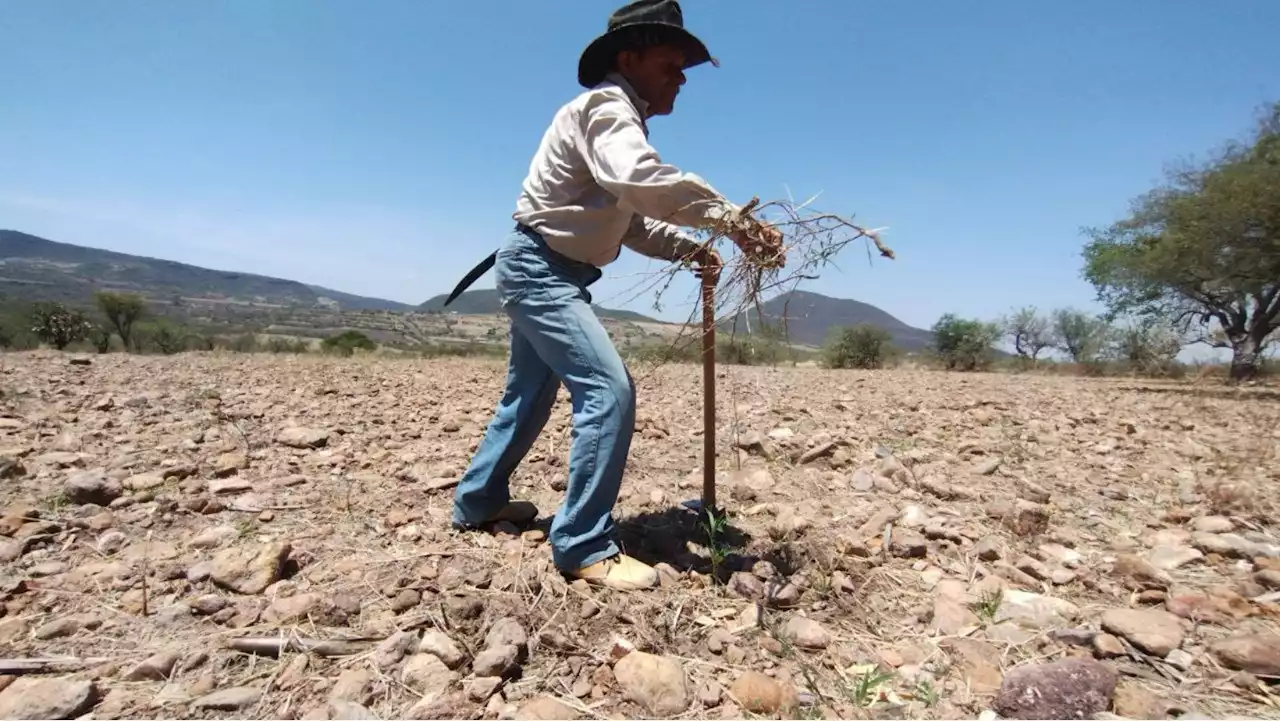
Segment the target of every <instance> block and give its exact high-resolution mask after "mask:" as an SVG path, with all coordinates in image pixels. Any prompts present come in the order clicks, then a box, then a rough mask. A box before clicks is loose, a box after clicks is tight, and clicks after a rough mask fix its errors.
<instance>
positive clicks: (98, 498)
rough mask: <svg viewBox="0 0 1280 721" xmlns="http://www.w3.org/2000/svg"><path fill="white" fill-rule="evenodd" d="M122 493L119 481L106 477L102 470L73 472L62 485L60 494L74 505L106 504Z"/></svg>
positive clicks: (122, 489)
mask: <svg viewBox="0 0 1280 721" xmlns="http://www.w3.org/2000/svg"><path fill="white" fill-rule="evenodd" d="M123 493H124V488H123V487H122V486H121V485H120V481H117V480H115V479H114V478H108V477H107V474H106V473H104V472H103V471H81V472H79V473H73V474H71V477H70V478H68V479H67V482H66V483H64V484H63V486H62V494H63V495H64V496H66V498H67V500H68V501H69V502H71V503H74V504H76V505H85V504H87V503H92V504H95V505H98V506H108V505H110V504H111V502H112V501H114V500H115V499H117V498H119V497H120V496H121V495H122V494H123Z"/></svg>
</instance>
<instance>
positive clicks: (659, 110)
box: [578, 0, 719, 115]
mask: <svg viewBox="0 0 1280 721" xmlns="http://www.w3.org/2000/svg"><path fill="white" fill-rule="evenodd" d="M706 62H710V63H711V64H712V65H719V63H718V62H716V60H715V58H713V57H711V54H710V53H709V52H707V46H706V45H704V44H703V43H702V41H701V40H699V39H698V38H697V37H696V36H694V35H693V34H692V33H690V32H689V31H688V30H685V28H684V13H683V12H682V11H681V10H680V3H679V2H677V1H676V0H632V1H631V2H629V3H627V4H626V5H623V6H622V7H620V8H618V9H617V10H616V11H614V13H613V14H612V15H610V16H609V24H608V30H606V31H605V33H604V34H603V35H601V36H599V37H597V38H596V39H595V40H592V41H591V44H590V45H588V46H587V48H586V49H585V50H583V51H582V56H581V57H580V58H578V84H580V85H582V86H583V87H586V88H592V87H595V86H596V85H598V84H599V83H600V82H601V81H602V80H604V79H605V76H606V75H607V74H608V73H609V72H610V71H616V72H619V73H621V74H622V75H623V76H624V77H626V78H627V80H628V82H630V83H631V85H632V86H633V87H635V89H636V92H637V93H639V94H640V97H642V98H644V99H645V101H646V102H648V103H649V104H650V105H651V106H652V107H651V108H650V111H651V112H652V113H653V114H654V115H666V114H667V113H670V112H671V109H672V106H673V105H674V103H675V96H676V94H677V93H678V92H679V90H680V86H681V85H682V84H683V83H684V71H686V70H688V69H689V68H691V67H694V66H696V65H701V64H703V63H706Z"/></svg>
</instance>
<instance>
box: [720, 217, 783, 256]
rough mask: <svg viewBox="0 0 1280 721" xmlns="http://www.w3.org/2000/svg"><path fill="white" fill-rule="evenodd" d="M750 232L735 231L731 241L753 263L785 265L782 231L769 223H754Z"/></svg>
mask: <svg viewBox="0 0 1280 721" xmlns="http://www.w3.org/2000/svg"><path fill="white" fill-rule="evenodd" d="M752 225H753V226H754V227H752V228H751V229H750V230H737V231H734V233H733V235H732V240H733V242H734V243H736V244H737V245H738V248H739V249H741V250H742V252H743V253H744V254H745V255H746V256H747V257H749V258H751V259H752V260H753V261H757V262H761V261H763V264H765V265H769V266H775V265H776V266H777V267H782V266H784V265H786V262H787V256H786V252H785V251H784V250H783V248H782V231H780V230H778V229H777V228H775V227H773V226H772V225H770V224H769V223H764V222H761V221H758V220H757V221H754V222H753V223H752Z"/></svg>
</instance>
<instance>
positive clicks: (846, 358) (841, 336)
mask: <svg viewBox="0 0 1280 721" xmlns="http://www.w3.org/2000/svg"><path fill="white" fill-rule="evenodd" d="M892 340H893V335H892V334H890V333H889V331H887V330H885V329H884V328H880V327H878V326H873V325H869V324H866V323H859V324H857V325H855V326H852V327H844V328H832V329H831V331H830V332H829V333H828V335H827V342H826V343H825V344H823V346H822V361H823V365H825V366H826V367H828V368H868V369H870V368H880V367H882V366H883V365H884V362H885V359H886V356H888V355H889V353H890V352H891V350H892V346H891V345H890V341H892Z"/></svg>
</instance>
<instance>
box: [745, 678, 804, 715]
mask: <svg viewBox="0 0 1280 721" xmlns="http://www.w3.org/2000/svg"><path fill="white" fill-rule="evenodd" d="M729 695H730V696H731V697H733V699H734V701H736V702H737V703H738V705H739V706H741V707H742V708H744V709H746V710H747V711H750V712H752V713H759V714H774V713H778V712H779V711H788V710H790V709H792V708H794V707H795V705H796V693H795V689H794V688H792V687H790V686H787V685H784V684H782V683H780V682H778V680H777V679H774V678H770V677H769V676H766V675H764V674H762V673H760V672H758V671H747V672H745V673H743V674H742V675H740V676H738V678H737V680H735V681H734V682H733V685H732V686H730V687H729Z"/></svg>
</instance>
